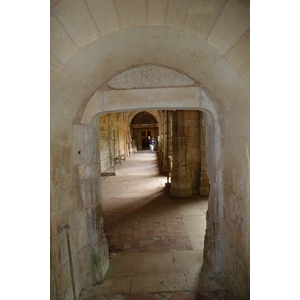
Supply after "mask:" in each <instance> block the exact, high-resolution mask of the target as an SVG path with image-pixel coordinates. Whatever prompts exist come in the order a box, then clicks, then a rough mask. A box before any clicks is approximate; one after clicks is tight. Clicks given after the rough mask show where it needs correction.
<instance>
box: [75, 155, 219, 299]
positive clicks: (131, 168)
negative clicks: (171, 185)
mask: <svg viewBox="0 0 300 300" xmlns="http://www.w3.org/2000/svg"><path fill="white" fill-rule="evenodd" d="M115 170H116V172H117V175H116V176H109V177H107V178H105V177H102V179H103V180H102V182H101V194H102V203H103V216H104V232H105V234H106V237H107V240H108V244H109V253H110V267H109V270H108V272H107V275H106V278H105V280H104V281H103V282H102V283H101V284H98V285H95V286H93V287H91V288H89V289H87V290H85V291H84V292H82V294H81V298H80V299H85V300H91V299H93V300H96V299H97V300H98V299H99V300H100V299H122V300H123V299H124V300H130V299H131V300H133V299H145V300H146V299H149V300H150V299H164V300H176V299H182V300H184V299H203V300H204V299H214V298H215V296H216V295H215V294H213V293H209V292H206V293H204V292H202V293H201V294H200V293H199V288H198V286H199V273H200V269H201V266H202V260H203V246H204V235H205V228H206V211H207V205H208V200H207V197H205V198H204V197H200V196H193V197H191V198H174V197H172V196H171V195H170V193H169V190H168V189H166V188H165V183H166V182H167V179H166V174H160V172H159V168H158V163H157V154H156V153H150V152H149V151H146V150H144V151H138V152H135V153H134V154H133V155H132V156H129V157H126V160H122V161H121V164H120V163H118V164H116V167H115Z"/></svg>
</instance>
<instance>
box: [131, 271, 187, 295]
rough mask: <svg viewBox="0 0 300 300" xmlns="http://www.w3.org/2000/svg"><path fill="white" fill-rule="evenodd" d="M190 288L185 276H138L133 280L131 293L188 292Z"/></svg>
mask: <svg viewBox="0 0 300 300" xmlns="http://www.w3.org/2000/svg"><path fill="white" fill-rule="evenodd" d="M187 290H188V287H187V284H186V280H185V277H184V275H182V274H172V275H151V276H147V277H144V276H137V277H134V278H133V279H132V285H131V292H132V293H141V292H147V293H151V292H174V291H187Z"/></svg>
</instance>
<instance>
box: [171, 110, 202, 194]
mask: <svg viewBox="0 0 300 300" xmlns="http://www.w3.org/2000/svg"><path fill="white" fill-rule="evenodd" d="M172 125H173V137H172V158H173V168H172V180H171V194H172V195H173V196H177V197H190V196H192V195H193V194H198V188H199V163H200V151H199V129H198V128H199V116H198V111H176V112H173V124H172Z"/></svg>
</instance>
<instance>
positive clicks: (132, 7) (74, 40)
mask: <svg viewBox="0 0 300 300" xmlns="http://www.w3.org/2000/svg"><path fill="white" fill-rule="evenodd" d="M50 10H51V28H50V29H51V41H50V42H51V130H52V131H54V128H55V131H62V130H63V129H64V128H65V126H66V124H72V121H73V120H74V118H76V117H77V116H79V115H80V114H81V113H82V110H83V109H84V107H85V105H86V103H87V102H88V100H89V98H90V97H91V96H92V95H93V93H94V92H95V91H96V90H97V89H98V88H99V87H101V86H102V85H103V84H104V83H105V82H108V81H109V80H110V79H111V78H112V77H114V76H116V75H117V74H119V73H121V72H122V71H124V70H127V69H130V68H132V67H133V66H139V65H157V66H165V67H167V68H169V69H171V70H172V69H173V70H176V71H178V72H179V73H181V74H186V75H187V76H189V77H190V78H192V79H194V80H196V81H198V82H200V84H201V85H203V87H204V88H206V89H207V91H208V92H209V93H210V94H211V95H212V97H213V98H214V99H216V100H217V104H216V105H219V106H220V107H219V108H218V109H222V110H224V109H225V110H233V109H235V108H238V107H241V106H243V105H247V104H248V103H249V79H250V47H249V44H250V13H249V11H250V7H249V3H248V1H237V0H224V1H222V0H180V1H178V0H127V1H121V0H99V1H95V0H82V1H74V0H57V1H55V0H53V1H51V8H50Z"/></svg>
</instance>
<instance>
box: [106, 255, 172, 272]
mask: <svg viewBox="0 0 300 300" xmlns="http://www.w3.org/2000/svg"><path fill="white" fill-rule="evenodd" d="M173 273H174V266H173V260H172V256H171V254H170V253H151V252H150V253H148V252H145V253H116V255H114V256H113V257H112V259H110V267H109V271H108V274H118V276H138V275H154V274H173Z"/></svg>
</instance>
